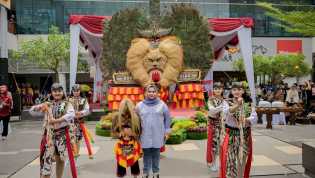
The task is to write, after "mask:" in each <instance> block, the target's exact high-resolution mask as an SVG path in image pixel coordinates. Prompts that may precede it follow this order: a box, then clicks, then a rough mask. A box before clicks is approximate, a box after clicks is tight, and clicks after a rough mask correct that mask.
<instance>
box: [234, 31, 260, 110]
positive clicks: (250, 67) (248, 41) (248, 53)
mask: <svg viewBox="0 0 315 178" xmlns="http://www.w3.org/2000/svg"><path fill="white" fill-rule="evenodd" d="M237 35H238V39H239V44H240V49H241V53H242V56H243V59H244V66H245V72H246V77H247V81H248V86H249V89H250V92H251V97H252V100H253V103H252V104H253V106H255V105H256V89H255V77H254V64H253V51H252V37H251V35H252V29H251V28H241V29H239V30H238V31H237Z"/></svg>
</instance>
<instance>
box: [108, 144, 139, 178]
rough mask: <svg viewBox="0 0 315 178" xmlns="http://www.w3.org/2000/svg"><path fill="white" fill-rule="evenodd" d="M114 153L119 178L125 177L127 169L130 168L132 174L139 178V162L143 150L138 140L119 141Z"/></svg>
mask: <svg viewBox="0 0 315 178" xmlns="http://www.w3.org/2000/svg"><path fill="white" fill-rule="evenodd" d="M114 153H115V156H116V160H117V176H118V177H124V176H125V175H126V172H127V168H128V167H130V169H131V174H132V175H133V176H137V175H139V174H140V168H139V162H138V160H139V159H140V157H141V154H142V149H141V146H140V143H139V142H138V141H137V140H136V139H134V138H133V139H131V140H128V141H127V140H124V139H123V138H121V139H119V140H118V141H117V143H116V144H115V147H114Z"/></svg>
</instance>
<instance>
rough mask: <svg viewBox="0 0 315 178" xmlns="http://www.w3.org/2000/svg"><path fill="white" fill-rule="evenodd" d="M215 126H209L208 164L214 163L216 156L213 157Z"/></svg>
mask: <svg viewBox="0 0 315 178" xmlns="http://www.w3.org/2000/svg"><path fill="white" fill-rule="evenodd" d="M212 133H213V125H211V124H209V125H208V141H207V163H212V162H213V161H214V159H213V158H214V155H213V151H212V150H213V149H212V147H213V143H212V141H213V134H212Z"/></svg>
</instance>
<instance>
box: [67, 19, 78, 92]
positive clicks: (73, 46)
mask: <svg viewBox="0 0 315 178" xmlns="http://www.w3.org/2000/svg"><path fill="white" fill-rule="evenodd" d="M79 38H80V27H79V25H70V87H69V92H70V90H71V88H72V86H73V85H74V84H75V82H76V77H77V66H78V54H79Z"/></svg>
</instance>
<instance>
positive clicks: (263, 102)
mask: <svg viewBox="0 0 315 178" xmlns="http://www.w3.org/2000/svg"><path fill="white" fill-rule="evenodd" d="M258 106H259V107H271V103H270V102H269V101H259V103H258ZM261 119H262V121H263V124H267V116H266V114H263V115H262V116H261Z"/></svg>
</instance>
